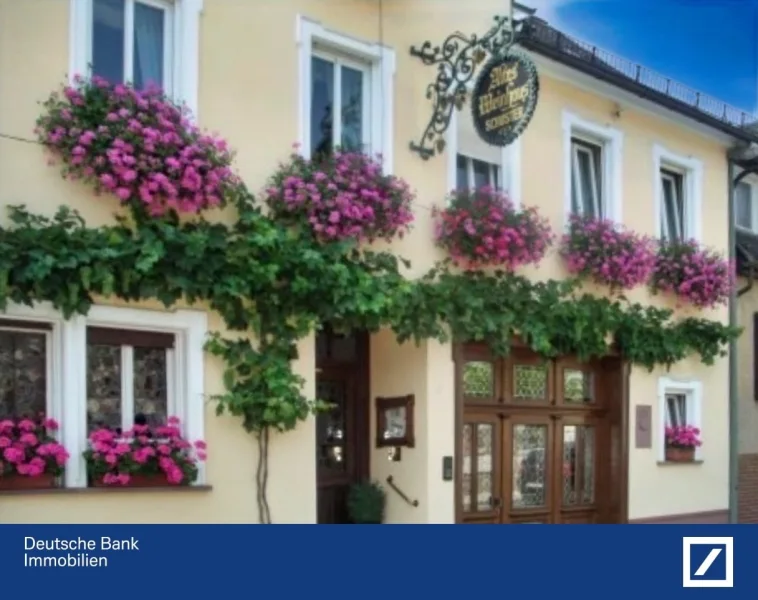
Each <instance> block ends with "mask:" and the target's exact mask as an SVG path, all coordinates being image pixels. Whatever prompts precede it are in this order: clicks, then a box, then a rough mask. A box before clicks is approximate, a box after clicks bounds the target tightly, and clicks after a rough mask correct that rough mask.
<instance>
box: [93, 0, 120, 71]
mask: <svg viewBox="0 0 758 600" xmlns="http://www.w3.org/2000/svg"><path fill="white" fill-rule="evenodd" d="M124 12H125V8H124V0H94V1H93V5H92V72H93V74H94V75H99V76H100V77H103V78H105V79H107V80H108V81H111V82H114V83H120V82H122V81H124V22H125V18H124Z"/></svg>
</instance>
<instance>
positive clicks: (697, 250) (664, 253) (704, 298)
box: [651, 240, 735, 308]
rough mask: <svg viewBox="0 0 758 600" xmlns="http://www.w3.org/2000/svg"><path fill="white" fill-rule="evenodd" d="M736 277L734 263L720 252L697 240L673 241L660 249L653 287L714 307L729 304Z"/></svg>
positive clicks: (705, 306) (685, 300)
mask: <svg viewBox="0 0 758 600" xmlns="http://www.w3.org/2000/svg"><path fill="white" fill-rule="evenodd" d="M734 279H735V277H734V269H733V266H732V265H730V264H729V261H727V260H726V259H724V257H723V256H721V255H720V254H719V253H718V252H715V251H713V250H709V249H707V248H703V247H701V246H700V244H698V243H697V242H696V241H694V240H688V241H673V242H664V243H662V244H661V247H660V249H659V250H658V255H657V257H656V263H655V269H654V272H653V276H652V280H651V287H652V289H653V291H654V292H667V293H672V294H674V295H675V296H677V297H678V298H679V299H681V300H683V301H684V302H686V303H688V304H691V305H693V306H696V307H697V308H713V307H716V306H719V305H721V304H726V303H727V301H728V299H729V295H730V293H731V290H732V287H733V286H734Z"/></svg>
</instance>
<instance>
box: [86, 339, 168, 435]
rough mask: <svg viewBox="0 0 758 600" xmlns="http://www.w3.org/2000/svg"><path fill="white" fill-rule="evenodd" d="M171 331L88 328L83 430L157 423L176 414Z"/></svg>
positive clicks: (122, 427)
mask: <svg viewBox="0 0 758 600" xmlns="http://www.w3.org/2000/svg"><path fill="white" fill-rule="evenodd" d="M174 344H175V336H174V335H173V334H170V333H156V332H147V331H130V330H120V329H109V328H104V327H88V328H87V432H88V433H89V432H91V431H92V430H93V429H97V428H98V427H109V428H111V429H115V430H118V431H127V430H129V429H131V428H132V427H133V426H134V425H135V423H136V424H137V425H151V426H155V425H161V424H163V423H165V422H166V419H167V418H168V417H169V416H172V415H175V414H176V412H177V411H176V407H175V406H173V404H174V402H173V393H172V392H173V390H174V389H175V387H176V384H175V382H174V381H173V380H172V376H173V374H174V373H175V372H176V365H175V364H174Z"/></svg>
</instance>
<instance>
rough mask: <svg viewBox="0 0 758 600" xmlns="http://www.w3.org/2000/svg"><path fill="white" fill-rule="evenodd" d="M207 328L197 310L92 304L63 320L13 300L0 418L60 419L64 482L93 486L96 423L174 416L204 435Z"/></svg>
mask: <svg viewBox="0 0 758 600" xmlns="http://www.w3.org/2000/svg"><path fill="white" fill-rule="evenodd" d="M32 319H33V320H32ZM206 331H207V315H206V314H205V313H203V312H200V311H192V310H177V311H175V312H165V313H164V312H159V311H151V310H142V309H133V308H116V307H107V306H94V307H92V308H91V309H90V313H89V314H88V315H87V317H73V318H72V319H70V320H67V321H66V320H63V318H62V316H61V315H60V314H59V313H57V312H56V311H55V310H54V309H53V308H52V307H50V306H48V305H37V306H35V307H34V308H30V307H26V306H16V305H12V306H10V307H9V308H8V311H7V314H5V315H3V317H2V319H0V418H2V417H4V416H17V417H18V416H24V415H30V414H39V413H40V412H43V413H45V414H46V415H47V416H48V417H52V418H54V419H56V420H57V421H58V422H59V423H60V425H61V427H60V430H59V432H58V434H59V436H60V441H61V442H62V443H63V444H64V445H65V446H66V449H67V450H68V451H69V453H70V455H71V458H70V459H69V463H68V464H67V466H66V475H65V485H66V487H85V486H86V485H87V476H86V468H85V464H84V461H83V460H82V459H81V455H82V452H83V451H84V450H85V449H86V447H87V436H88V434H89V432H90V431H91V430H92V429H93V428H96V427H98V426H108V427H112V428H114V429H116V430H121V431H124V430H126V429H129V428H131V427H132V425H134V424H148V425H154V424H161V423H164V422H165V421H166V418H167V417H169V416H177V417H179V419H180V421H181V424H182V427H183V429H184V431H183V432H182V433H183V434H184V435H185V436H186V437H188V438H189V439H203V437H204V436H203V430H204V426H203V415H204V404H205V402H204V381H203V373H204V368H205V365H204V359H203V344H204V341H205V335H206ZM64 406H65V410H62V407H64ZM204 468H205V467H204V465H202V464H201V465H200V477H199V478H198V481H197V483H199V484H202V483H203V482H204Z"/></svg>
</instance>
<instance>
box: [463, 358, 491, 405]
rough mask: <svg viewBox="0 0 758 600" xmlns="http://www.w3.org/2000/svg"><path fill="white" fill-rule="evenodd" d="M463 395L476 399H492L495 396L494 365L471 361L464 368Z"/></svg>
mask: <svg viewBox="0 0 758 600" xmlns="http://www.w3.org/2000/svg"><path fill="white" fill-rule="evenodd" d="M463 395H464V396H468V397H474V398H492V396H494V395H495V385H494V369H493V367H492V363H489V362H485V361H470V362H467V363H466V364H465V365H464V366H463Z"/></svg>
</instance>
